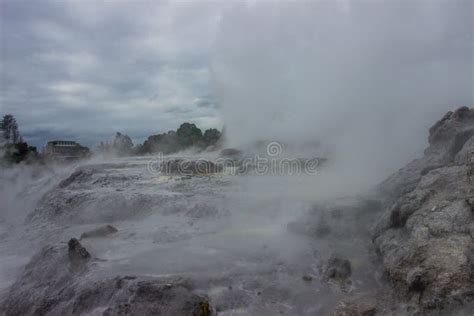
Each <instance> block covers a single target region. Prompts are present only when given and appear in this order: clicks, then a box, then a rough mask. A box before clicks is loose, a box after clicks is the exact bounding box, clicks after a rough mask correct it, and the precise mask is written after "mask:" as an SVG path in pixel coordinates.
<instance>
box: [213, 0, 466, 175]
mask: <svg viewBox="0 0 474 316" xmlns="http://www.w3.org/2000/svg"><path fill="white" fill-rule="evenodd" d="M472 43H473V28H472V2H470V1H449V2H448V1H432V2H426V1H410V2H408V1H377V2H374V1H360V2H356V1H354V2H348V1H312V2H309V1H308V2H300V1H298V2H296V3H295V2H278V3H276V2H266V1H264V2H256V3H253V4H251V5H244V4H240V5H235V6H234V7H233V8H232V9H231V10H228V11H226V12H225V13H224V14H223V17H222V19H221V23H220V28H219V31H218V34H217V40H216V43H215V46H214V55H213V62H212V73H213V81H214V89H215V91H214V92H215V96H216V98H217V101H218V103H219V105H220V106H221V109H222V113H223V116H224V124H225V127H226V133H227V139H228V140H229V142H230V144H231V145H241V144H245V143H249V142H252V141H256V140H276V141H286V142H291V143H302V142H309V141H320V142H322V144H323V147H325V148H326V149H328V150H329V151H330V152H331V159H332V160H333V161H336V162H339V164H338V169H339V170H345V171H347V172H344V175H345V176H347V174H349V173H350V174H352V175H353V176H354V177H352V178H353V179H355V178H358V177H363V178H364V179H365V181H369V180H370V181H369V182H373V181H374V180H380V179H381V178H382V177H383V176H385V175H386V174H387V173H388V172H392V171H394V170H395V169H396V168H397V167H398V166H400V165H402V164H403V163H404V162H406V161H407V160H409V159H412V158H413V157H414V156H416V155H417V154H419V153H420V150H421V148H424V147H425V143H426V136H427V135H426V130H427V128H428V127H429V126H430V124H432V122H434V121H435V120H436V119H437V118H438V117H440V116H441V114H442V113H444V112H446V111H447V110H448V109H450V108H452V107H456V106H461V105H466V104H472V103H473V102H472V101H473V94H472V87H473V77H472V71H473V68H472V67H473V65H472V47H473V44H472ZM346 181H348V180H347V177H346Z"/></svg>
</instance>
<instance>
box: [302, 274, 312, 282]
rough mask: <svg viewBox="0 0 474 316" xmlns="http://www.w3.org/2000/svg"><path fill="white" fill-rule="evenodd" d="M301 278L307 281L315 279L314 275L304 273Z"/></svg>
mask: <svg viewBox="0 0 474 316" xmlns="http://www.w3.org/2000/svg"><path fill="white" fill-rule="evenodd" d="M301 279H303V281H306V282H311V281H313V277H312V276H310V275H303V276H302V277H301Z"/></svg>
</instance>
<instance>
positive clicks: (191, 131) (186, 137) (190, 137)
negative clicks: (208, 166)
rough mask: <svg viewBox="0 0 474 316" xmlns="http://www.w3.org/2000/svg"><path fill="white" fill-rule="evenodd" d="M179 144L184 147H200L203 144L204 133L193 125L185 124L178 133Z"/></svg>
mask: <svg viewBox="0 0 474 316" xmlns="http://www.w3.org/2000/svg"><path fill="white" fill-rule="evenodd" d="M176 136H177V137H178V142H179V143H180V144H181V145H182V146H183V147H185V148H186V147H191V146H199V145H201V144H202V143H203V136H202V131H201V130H200V129H199V128H198V127H197V126H196V125H195V124H191V123H183V124H181V126H180V127H179V128H178V130H177V131H176Z"/></svg>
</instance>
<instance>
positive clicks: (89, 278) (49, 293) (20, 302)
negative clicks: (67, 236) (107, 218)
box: [0, 239, 213, 316]
mask: <svg viewBox="0 0 474 316" xmlns="http://www.w3.org/2000/svg"><path fill="white" fill-rule="evenodd" d="M95 260H96V259H94V258H93V256H92V255H90V254H89V252H88V251H87V250H86V249H85V248H84V247H83V246H82V245H81V244H80V242H79V241H77V240H76V239H71V240H70V241H69V243H68V245H65V244H58V245H54V246H48V247H45V248H43V249H42V250H41V251H39V252H38V253H37V254H36V255H35V256H33V258H32V259H31V261H30V262H29V263H28V264H27V265H26V267H25V268H24V271H23V273H22V274H21V276H20V278H19V279H18V280H17V282H16V283H14V284H13V285H12V287H11V288H10V291H9V293H8V294H7V296H6V298H5V299H4V301H3V302H2V305H1V306H0V310H1V311H2V315H6V316H8V315H84V314H102V315H196V316H210V315H212V314H213V310H212V308H211V306H210V305H209V302H208V300H207V299H206V298H205V297H202V296H199V295H197V294H194V293H193V286H192V283H191V282H189V281H188V280H185V279H181V278H176V279H172V278H158V277H150V276H116V277H101V274H97V273H93V271H92V270H93V263H94V261H95Z"/></svg>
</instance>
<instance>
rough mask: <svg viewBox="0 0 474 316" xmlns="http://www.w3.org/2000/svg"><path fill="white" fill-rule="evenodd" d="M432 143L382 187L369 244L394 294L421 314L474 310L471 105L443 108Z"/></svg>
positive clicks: (473, 111)
mask: <svg viewBox="0 0 474 316" xmlns="http://www.w3.org/2000/svg"><path fill="white" fill-rule="evenodd" d="M429 144H430V146H429V147H428V148H427V149H426V150H425V154H424V156H423V157H422V158H420V159H418V160H414V161H413V162H411V163H409V164H408V165H407V166H406V167H404V168H402V169H400V170H399V171H398V172H397V173H395V174H393V175H392V176H391V177H389V178H388V179H387V180H386V181H384V182H383V183H382V184H381V185H380V186H379V191H380V192H381V196H382V197H383V198H384V200H383V202H384V204H385V205H386V208H385V211H384V212H383V214H382V216H381V217H380V218H379V220H378V223H377V225H376V227H375V229H374V234H373V239H374V244H375V246H376V247H377V250H378V251H379V253H380V256H381V258H382V265H383V269H384V272H385V274H386V276H387V278H388V280H390V282H391V283H392V284H393V286H394V287H395V290H396V293H397V295H398V296H399V298H400V299H401V300H403V301H408V302H411V303H412V304H413V306H414V308H415V309H416V310H418V311H419V312H420V313H428V314H430V313H443V312H446V313H449V311H450V309H451V308H454V309H457V308H458V309H459V312H458V313H461V311H462V310H466V311H469V308H471V309H470V310H471V311H472V308H473V305H472V299H473V296H474V243H473V237H474V222H473V215H474V214H473V212H474V203H473V202H474V181H473V180H474V178H473V170H474V109H469V108H465V107H464V108H460V109H458V110H456V111H455V112H448V113H447V114H446V115H445V116H444V117H443V118H442V119H441V120H440V121H438V122H437V123H436V124H435V125H434V126H433V127H432V128H431V129H430V135H429Z"/></svg>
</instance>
